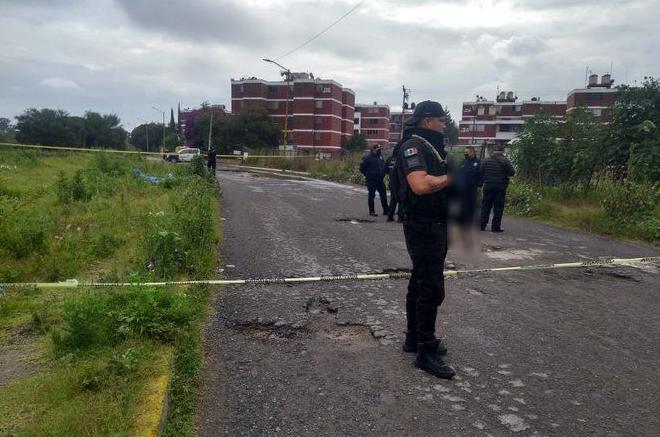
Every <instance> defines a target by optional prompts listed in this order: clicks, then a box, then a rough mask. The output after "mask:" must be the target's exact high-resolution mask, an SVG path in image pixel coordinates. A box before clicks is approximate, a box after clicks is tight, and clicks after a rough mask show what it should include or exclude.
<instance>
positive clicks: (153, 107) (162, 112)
mask: <svg viewBox="0 0 660 437" xmlns="http://www.w3.org/2000/svg"><path fill="white" fill-rule="evenodd" d="M151 109H153V110H154V111H158V112H160V113H161V114H163V150H165V111H162V110H161V109H159V108H157V107H155V106H152V107H151Z"/></svg>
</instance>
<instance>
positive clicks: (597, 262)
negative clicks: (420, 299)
mask: <svg viewBox="0 0 660 437" xmlns="http://www.w3.org/2000/svg"><path fill="white" fill-rule="evenodd" d="M649 263H660V256H655V257H645V258H606V259H591V260H587V261H577V262H568V263H555V264H536V265H529V266H515V267H494V268H488V269H474V270H449V271H445V273H444V275H445V277H452V276H458V275H470V274H480V273H496V272H510V271H517V270H550V269H565V268H576V267H596V266H607V265H634V264H649ZM409 277H410V272H392V273H372V274H353V275H336V276H311V277H301V278H264V279H205V280H197V281H162V282H80V281H78V280H77V279H68V280H66V281H63V282H21V283H0V287H4V288H77V287H136V286H146V287H163V286H180V285H197V284H207V285H250V284H296V283H298V284H300V283H309V282H333V281H361V280H383V279H404V278H409Z"/></svg>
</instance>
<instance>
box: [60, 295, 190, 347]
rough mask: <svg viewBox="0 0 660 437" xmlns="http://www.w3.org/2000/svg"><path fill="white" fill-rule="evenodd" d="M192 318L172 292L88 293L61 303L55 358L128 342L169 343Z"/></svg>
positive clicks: (182, 300) (184, 299)
mask: <svg viewBox="0 0 660 437" xmlns="http://www.w3.org/2000/svg"><path fill="white" fill-rule="evenodd" d="M193 316H194V312H193V309H192V307H191V305H189V304H188V296H187V295H186V294H185V293H183V292H180V291H176V290H172V289H162V288H161V289H152V288H148V287H138V288H135V289H131V290H113V291H110V292H108V293H105V294H97V293H90V294H87V295H83V296H78V297H75V298H71V299H68V300H67V301H66V302H65V304H64V316H63V320H64V324H63V326H62V327H61V328H59V329H57V330H56V331H54V332H53V336H52V339H53V343H54V345H55V350H56V352H57V353H58V354H64V353H67V352H72V351H76V350H81V351H84V350H89V349H93V348H97V347H105V346H113V345H116V344H119V343H120V342H122V341H124V340H127V339H130V338H149V339H154V340H157V341H162V342H171V341H173V340H174V338H175V337H176V334H177V333H178V332H179V331H180V330H181V329H183V328H184V327H185V326H186V325H187V324H188V323H189V322H190V321H191V320H192V318H193Z"/></svg>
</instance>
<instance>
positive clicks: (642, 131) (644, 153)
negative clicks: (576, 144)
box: [607, 77, 660, 182]
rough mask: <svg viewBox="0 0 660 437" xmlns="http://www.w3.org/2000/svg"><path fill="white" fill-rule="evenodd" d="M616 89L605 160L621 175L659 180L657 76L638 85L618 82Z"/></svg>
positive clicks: (659, 89)
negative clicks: (633, 85) (631, 85)
mask: <svg viewBox="0 0 660 437" xmlns="http://www.w3.org/2000/svg"><path fill="white" fill-rule="evenodd" d="M617 91H618V92H617V99H616V102H615V104H614V108H613V111H612V122H611V123H610V135H609V138H608V141H607V145H608V150H607V152H608V153H607V159H608V163H609V165H610V166H611V167H612V168H614V169H615V170H616V172H617V173H618V175H619V176H621V177H630V178H631V179H637V180H647V181H651V182H657V181H660V80H658V79H656V78H654V77H647V78H645V79H644V82H643V83H642V86H641V87H630V86H627V85H621V86H619V87H617ZM631 171H632V173H631Z"/></svg>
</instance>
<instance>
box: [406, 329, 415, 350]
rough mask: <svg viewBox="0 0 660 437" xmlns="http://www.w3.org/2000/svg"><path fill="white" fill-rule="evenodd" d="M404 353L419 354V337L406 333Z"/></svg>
mask: <svg viewBox="0 0 660 437" xmlns="http://www.w3.org/2000/svg"><path fill="white" fill-rule="evenodd" d="M403 351H404V352H410V353H417V336H416V335H415V334H411V333H409V332H406V341H405V342H404V343H403Z"/></svg>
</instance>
